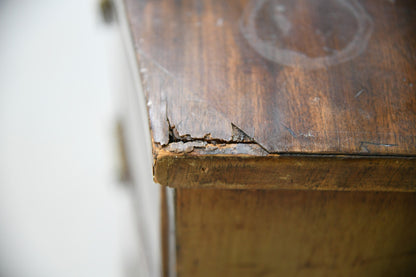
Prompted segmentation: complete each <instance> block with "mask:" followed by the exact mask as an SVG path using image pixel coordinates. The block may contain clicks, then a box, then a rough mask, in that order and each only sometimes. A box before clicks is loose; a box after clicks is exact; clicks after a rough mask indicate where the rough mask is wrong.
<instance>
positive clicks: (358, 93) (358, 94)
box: [354, 89, 364, 98]
mask: <svg viewBox="0 0 416 277" xmlns="http://www.w3.org/2000/svg"><path fill="white" fill-rule="evenodd" d="M363 92H364V89H362V90H360V91H359V92H357V94H355V96H354V97H355V98H357V97H358V96H360V95H361V94H362V93H363Z"/></svg>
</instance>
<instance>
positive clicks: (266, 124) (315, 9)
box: [125, 0, 416, 156]
mask: <svg viewBox="0 0 416 277" xmlns="http://www.w3.org/2000/svg"><path fill="white" fill-rule="evenodd" d="M125 3H126V13H127V19H128V22H129V25H130V31H131V35H132V39H133V41H134V46H135V51H136V54H137V59H138V64H139V68H140V71H141V75H142V76H141V77H142V81H143V86H144V88H145V93H146V97H147V100H148V110H149V117H150V125H151V129H152V136H153V141H154V143H155V145H167V144H169V143H170V142H172V138H174V139H176V140H181V141H192V140H195V139H202V140H205V141H213V140H214V141H223V142H230V141H233V135H232V133H233V129H232V124H233V125H234V126H236V127H238V128H239V129H241V130H242V131H243V132H244V133H245V134H247V136H248V137H249V138H251V139H252V140H253V141H255V142H256V143H257V144H258V145H260V146H261V147H263V148H264V149H265V150H266V151H267V152H269V153H307V154H342V155H345V154H351V155H356V154H360V155H396V156H397V155H405V156H409V155H415V154H416V129H415V126H416V97H415V96H416V94H415V93H416V90H415V89H416V4H415V3H416V2H414V1H405V0H396V1H387V0H386V1H379V0H360V1H358V0H332V1H331V0H316V1H306V0H296V1H289V0H259V1H248V0H230V1H219V0H205V1H202V0H182V1H168V0H166V1H161V0H160V1H150V0H125ZM170 137H171V139H170Z"/></svg>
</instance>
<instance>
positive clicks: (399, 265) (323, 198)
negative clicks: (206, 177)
mask: <svg viewBox="0 0 416 277" xmlns="http://www.w3.org/2000/svg"><path fill="white" fill-rule="evenodd" d="M176 192H177V193H176V223H177V225H176V230H177V233H176V240H177V248H176V249H177V276H178V277H187V276H200V277H203V276H210V277H211V276H229V277H231V276H238V277H243V276H250V277H252V276H263V277H267V276H299V277H300V276H308V277H310V276H366V277H367V276H415V274H416V214H415V213H414V211H415V210H416V194H415V193H374V192H319V191H283V190H275V191H270V190H269V191H264V190H263V191H261V190H260V191H258V190H251V191H250V190H210V189H198V190H196V189H177V190H176ZM248 207H249V208H248Z"/></svg>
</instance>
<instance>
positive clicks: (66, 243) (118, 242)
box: [0, 0, 136, 277]
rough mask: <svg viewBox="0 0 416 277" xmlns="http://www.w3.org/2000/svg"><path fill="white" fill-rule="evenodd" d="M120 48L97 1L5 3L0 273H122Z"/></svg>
mask: <svg viewBox="0 0 416 277" xmlns="http://www.w3.org/2000/svg"><path fill="white" fill-rule="evenodd" d="M119 51H121V46H120V41H119V36H118V33H117V29H116V27H115V26H112V27H111V26H106V25H104V24H103V23H102V22H101V20H100V17H99V13H98V1H97V0H88V1H87V0H71V1H68V0H62V1H58V0H50V1H48V0H42V1H40V0H37V1H33V0H32V1H30V0H26V1H24V0H9V1H7V0H6V1H4V0H3V1H2V0H0V276H2V277H26V276H30V277H38V276H39V277H58V276H59V277H65V276H77V277H82V276H85V277H93V276H100V277H115V276H126V275H125V274H126V264H125V260H124V258H126V255H127V256H128V255H129V254H128V253H127V252H125V250H122V249H123V247H122V246H123V244H124V245H125V246H130V247H131V248H132V249H130V251H133V252H134V248H135V247H136V245H135V243H134V241H133V240H132V238H130V237H129V235H132V234H133V232H134V228H133V224H134V220H133V215H132V212H131V206H130V203H129V200H130V198H129V197H128V191H127V190H126V189H125V188H123V187H122V186H120V185H119V184H117V181H116V180H117V178H116V170H115V169H116V163H115V160H116V158H115V155H116V153H115V151H116V150H115V147H114V145H115V139H114V122H115V112H114V105H113V103H114V89H115V88H116V86H115V84H114V83H115V81H113V79H114V78H113V73H114V70H115V69H116V66H115V64H116V60H117V55H118V54H119V53H118V52H119ZM126 253H127V254H126ZM130 260H134V258H131V257H130Z"/></svg>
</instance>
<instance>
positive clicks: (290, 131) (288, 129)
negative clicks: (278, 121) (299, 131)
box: [282, 124, 298, 138]
mask: <svg viewBox="0 0 416 277" xmlns="http://www.w3.org/2000/svg"><path fill="white" fill-rule="evenodd" d="M282 126H283V127H284V128H285V129H286V130H287V131H288V132H289V133H290V134H291V135H292V137H294V138H297V137H298V136H297V135H296V134H295V132H293V130H292V129H290V128H289V127H287V126H286V125H284V124H282Z"/></svg>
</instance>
